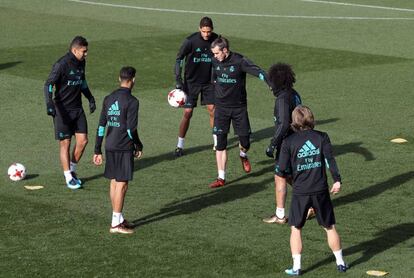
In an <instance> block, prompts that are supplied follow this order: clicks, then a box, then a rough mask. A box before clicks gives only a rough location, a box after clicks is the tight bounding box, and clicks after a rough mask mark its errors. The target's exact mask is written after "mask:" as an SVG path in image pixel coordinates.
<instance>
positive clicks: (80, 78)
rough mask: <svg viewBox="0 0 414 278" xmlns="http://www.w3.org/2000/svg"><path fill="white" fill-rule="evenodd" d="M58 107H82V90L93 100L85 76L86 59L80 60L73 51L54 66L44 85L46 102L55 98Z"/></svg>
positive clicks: (65, 108)
mask: <svg viewBox="0 0 414 278" xmlns="http://www.w3.org/2000/svg"><path fill="white" fill-rule="evenodd" d="M53 87H55V97H54V99H53V100H54V102H55V105H56V107H57V108H58V109H60V110H62V109H63V108H64V110H72V109H79V108H82V98H81V92H82V93H83V94H84V95H85V97H86V98H87V99H88V100H89V101H91V100H92V99H93V96H92V94H91V92H90V90H89V88H88V84H87V82H86V78H85V60H83V61H79V60H78V59H76V57H75V55H73V53H72V52H70V51H69V52H68V53H66V55H65V56H63V57H61V58H60V59H59V60H58V61H57V62H56V63H55V64H54V65H53V68H52V71H51V73H50V74H49V77H48V79H47V80H46V83H45V87H44V94H45V100H46V103H48V102H51V101H52V98H53Z"/></svg>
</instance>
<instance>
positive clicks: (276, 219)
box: [262, 214, 287, 224]
mask: <svg viewBox="0 0 414 278" xmlns="http://www.w3.org/2000/svg"><path fill="white" fill-rule="evenodd" d="M262 220H263V222H265V223H268V224H273V223H276V224H286V223H287V218H286V216H284V217H283V218H279V217H277V215H276V214H273V215H272V216H270V217H269V218H263V219H262Z"/></svg>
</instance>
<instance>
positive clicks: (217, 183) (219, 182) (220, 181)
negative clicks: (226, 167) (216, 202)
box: [208, 179, 226, 188]
mask: <svg viewBox="0 0 414 278" xmlns="http://www.w3.org/2000/svg"><path fill="white" fill-rule="evenodd" d="M225 183H226V181H225V180H223V179H216V180H215V181H214V182H212V183H210V184H209V186H208V187H210V188H216V187H222V186H224V184H225Z"/></svg>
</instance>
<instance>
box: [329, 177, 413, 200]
mask: <svg viewBox="0 0 414 278" xmlns="http://www.w3.org/2000/svg"><path fill="white" fill-rule="evenodd" d="M413 178H414V171H410V172H407V173H404V174H401V175H398V176H395V177H392V178H390V179H388V180H386V181H384V182H380V183H377V184H374V185H372V186H369V187H367V188H364V189H361V190H359V191H356V192H354V193H351V194H348V195H345V196H342V197H339V198H336V199H334V200H332V202H333V204H334V207H338V206H342V205H346V204H349V203H353V202H358V201H360V200H364V199H368V198H372V197H374V196H377V195H380V194H381V193H383V192H384V191H386V190H389V189H392V188H394V187H397V186H400V185H402V184H404V183H406V182H408V181H409V180H411V179H413Z"/></svg>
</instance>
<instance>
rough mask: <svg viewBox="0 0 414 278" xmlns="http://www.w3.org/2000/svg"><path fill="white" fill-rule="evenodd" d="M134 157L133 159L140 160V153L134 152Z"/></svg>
mask: <svg viewBox="0 0 414 278" xmlns="http://www.w3.org/2000/svg"><path fill="white" fill-rule="evenodd" d="M134 156H135V158H138V159H140V158H141V157H142V151H135V152H134Z"/></svg>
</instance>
